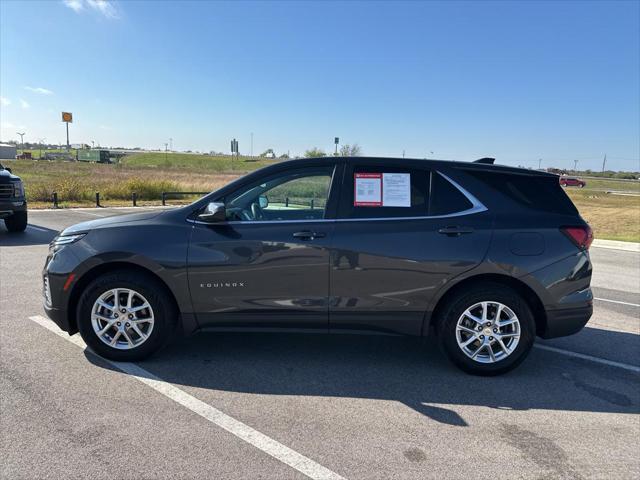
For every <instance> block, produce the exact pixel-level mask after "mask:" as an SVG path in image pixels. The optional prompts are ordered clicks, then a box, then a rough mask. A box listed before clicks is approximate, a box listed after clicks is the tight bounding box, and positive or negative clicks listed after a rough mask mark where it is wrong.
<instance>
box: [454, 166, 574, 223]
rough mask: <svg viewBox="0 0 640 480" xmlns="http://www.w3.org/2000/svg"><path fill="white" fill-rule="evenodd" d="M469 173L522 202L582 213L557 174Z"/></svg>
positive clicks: (471, 171) (538, 208) (535, 206)
mask: <svg viewBox="0 0 640 480" xmlns="http://www.w3.org/2000/svg"><path fill="white" fill-rule="evenodd" d="M466 173H467V174H469V175H471V176H473V177H475V178H477V179H478V180H480V181H482V182H484V183H485V184H486V185H488V186H489V187H491V188H493V189H494V190H497V191H499V192H500V193H502V194H503V195H505V196H507V197H509V198H510V199H511V200H513V201H514V202H516V203H518V204H520V205H523V206H526V207H529V208H533V209H536V210H542V211H545V212H553V213H561V214H564V215H577V214H578V211H577V210H576V207H575V206H574V205H573V202H572V201H571V200H570V199H569V197H568V196H567V194H566V193H564V191H563V190H562V187H561V186H560V183H559V181H558V179H557V178H555V177H548V176H542V175H518V174H513V173H503V172H488V171H482V170H476V171H474V170H466Z"/></svg>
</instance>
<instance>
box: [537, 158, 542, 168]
mask: <svg viewBox="0 0 640 480" xmlns="http://www.w3.org/2000/svg"><path fill="white" fill-rule="evenodd" d="M541 169H542V159H541V158H539V159H538V170H541Z"/></svg>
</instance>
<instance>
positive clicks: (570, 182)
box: [560, 177, 587, 188]
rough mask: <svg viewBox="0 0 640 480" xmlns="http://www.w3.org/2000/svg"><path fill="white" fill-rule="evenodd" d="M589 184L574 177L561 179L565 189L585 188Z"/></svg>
mask: <svg viewBox="0 0 640 480" xmlns="http://www.w3.org/2000/svg"><path fill="white" fill-rule="evenodd" d="M586 184H587V182H585V181H584V180H580V179H579V178H573V177H560V185H561V186H563V187H580V188H582V187H584V186H585V185H586Z"/></svg>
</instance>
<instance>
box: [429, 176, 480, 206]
mask: <svg viewBox="0 0 640 480" xmlns="http://www.w3.org/2000/svg"><path fill="white" fill-rule="evenodd" d="M471 207H473V204H472V203H471V202H470V201H469V199H467V197H465V196H464V195H463V194H462V192H461V191H460V190H458V189H457V188H456V187H455V186H454V185H452V184H451V182H449V180H447V179H446V178H444V177H443V176H442V175H440V174H439V173H437V172H433V173H432V175H431V201H430V203H429V215H449V214H451V213H457V212H462V211H464V210H468V209H470V208H471Z"/></svg>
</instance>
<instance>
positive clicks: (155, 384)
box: [29, 315, 345, 480]
mask: <svg viewBox="0 0 640 480" xmlns="http://www.w3.org/2000/svg"><path fill="white" fill-rule="evenodd" d="M29 320H32V321H33V322H35V323H37V324H38V325H40V326H41V327H44V328H46V329H47V330H49V331H51V332H53V333H55V334H56V335H58V336H59V337H61V338H64V339H65V340H67V341H69V342H71V343H73V344H74V345H76V346H78V347H80V348H87V345H86V344H85V343H84V341H83V340H82V338H80V335H73V336H69V335H67V333H66V332H63V331H62V330H60V329H59V328H58V327H57V326H56V325H55V324H54V323H53V322H52V321H51V320H49V319H47V318H45V317H43V316H40V315H37V316H33V317H29ZM103 360H104V361H105V362H108V363H109V364H110V365H113V366H114V367H116V368H117V369H118V370H120V371H122V372H124V373H126V374H128V375H130V376H131V377H133V378H135V379H136V380H138V381H140V382H142V383H144V384H145V385H147V386H148V387H150V388H152V389H154V390H155V391H156V392H159V393H161V394H162V395H164V396H165V397H167V398H169V399H171V400H173V401H174V402H176V403H178V404H180V405H182V406H183V407H185V408H188V409H189V410H191V411H192V412H193V413H196V414H198V415H200V416H201V417H203V418H205V419H206V420H208V421H210V422H211V423H213V424H215V425H217V426H219V427H220V428H223V429H225V430H226V431H227V432H229V433H231V434H233V435H235V436H236V437H238V438H240V439H241V440H244V441H245V442H247V443H249V444H250V445H253V446H254V447H256V448H258V449H259V450H262V451H263V452H265V453H267V454H268V455H271V456H272V457H273V458H275V459H276V460H279V461H281V462H282V463H284V464H286V465H289V466H290V467H292V468H294V469H296V470H297V471H299V472H300V473H302V474H304V475H306V476H307V477H309V478H312V479H314V480H345V479H344V477H342V476H340V475H338V474H337V473H335V472H333V471H332V470H329V469H328V468H326V467H323V466H322V465H320V464H319V463H316V462H314V461H313V460H311V459H310V458H307V457H305V456H304V455H302V454H300V453H298V452H296V451H295V450H292V449H290V448H289V447H287V446H286V445H283V444H282V443H280V442H278V441H276V440H274V439H273V438H271V437H268V436H267V435H265V434H264V433H261V432H259V431H257V430H255V429H254V428H252V427H250V426H249V425H246V424H244V423H242V422H241V421H240V420H236V419H235V418H233V417H230V416H229V415H227V414H226V413H224V412H222V411H221V410H218V409H217V408H215V407H212V406H211V405H209V404H208V403H204V402H203V401H201V400H198V399H197V398H195V397H193V396H192V395H189V394H188V393H187V392H185V391H183V390H180V389H179V388H177V387H175V386H174V385H172V384H170V383H168V382H165V381H164V380H162V379H161V378H159V377H157V376H155V375H153V374H152V373H150V372H148V371H147V370H145V369H144V368H142V367H140V366H138V365H136V364H135V363H129V362H114V361H111V360H107V359H104V358H103Z"/></svg>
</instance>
